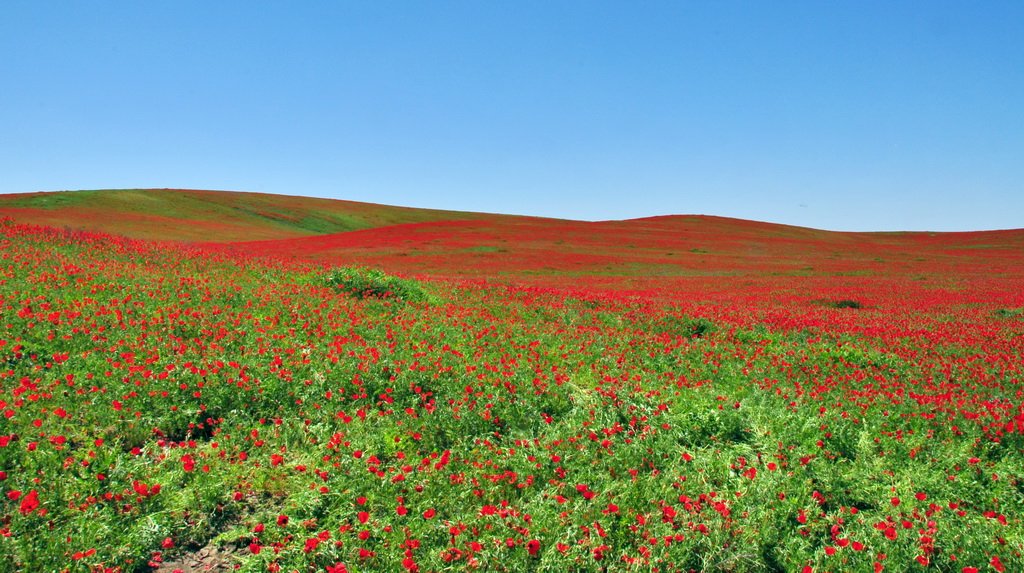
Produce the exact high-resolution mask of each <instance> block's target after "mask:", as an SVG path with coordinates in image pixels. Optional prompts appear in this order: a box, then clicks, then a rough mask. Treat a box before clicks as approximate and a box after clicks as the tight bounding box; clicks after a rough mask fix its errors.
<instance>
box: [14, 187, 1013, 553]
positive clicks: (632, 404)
mask: <svg viewBox="0 0 1024 573" xmlns="http://www.w3.org/2000/svg"><path fill="white" fill-rule="evenodd" d="M80 208H81V206H80V205H72V206H71V209H72V210H69V211H62V212H61V213H63V214H60V215H59V217H58V215H56V214H54V213H56V212H49V211H47V213H45V215H46V217H51V218H54V219H53V220H58V219H59V220H60V221H62V223H60V224H59V225H58V226H56V227H53V226H46V225H40V224H35V223H39V222H44V223H45V222H47V221H38V220H34V219H32V217H28V215H31V214H32V213H35V212H34V211H33V212H29V211H25V210H24V209H25V208H23V207H19V208H18V209H22V210H21V211H11V212H8V213H7V214H8V215H10V216H9V217H8V218H6V219H4V221H3V224H2V226H0V244H2V245H3V248H2V250H0V256H2V261H0V412H2V416H0V493H2V495H3V497H2V499H0V569H5V570H10V571H69V572H91V571H115V572H144V571H147V572H148V571H159V572H161V573H170V572H171V571H174V570H176V569H180V570H182V571H201V570H216V571H232V570H237V571H244V572H255V571H259V572H264V571H270V572H276V571H281V572H290V571H298V572H302V573H305V572H314V571H315V572H329V573H339V572H345V571H347V572H359V571H422V572H429V571H474V570H475V571H514V572H527V571H663V572H665V571H737V572H741V571H798V572H826V571H831V572H834V573H839V572H844V571H858V572H859V571H865V572H877V571H949V572H958V573H959V572H964V573H969V572H974V571H1000V572H1011V573H1012V572H1015V571H1024V555H1022V553H1024V523H1022V519H1021V518H1022V516H1024V456H1022V454H1024V452H1022V450H1024V387H1022V382H1024V231H1000V232H979V233H939V234H928V233H905V234H898V233H886V234H881V233H859V234H855V233H829V232H825V231H814V230H810V229H800V228H795V227H784V226H778V225H769V224H762V223H751V222H745V221H735V220H729V219H719V218H707V217H703V218H702V217H668V218H655V219H648V220H635V221H620V222H606V223H581V222H572V221H554V220H545V219H533V218H513V217H507V218H503V217H497V216H493V217H491V216H488V217H483V216H480V217H476V218H473V217H468V216H467V218H463V219H460V220H458V221H444V220H443V219H438V218H436V217H442V216H443V214H441V215H437V214H435V215H433V216H432V217H435V218H423V219H411V220H410V219H406V220H383V219H382V220H380V222H379V224H377V223H373V222H372V221H371V222H370V223H365V224H363V226H362V227H360V228H361V229H362V230H354V231H349V232H344V233H336V232H335V231H336V229H328V230H326V231H324V232H330V233H335V234H326V235H321V236H302V235H303V234H306V235H309V234H310V233H299V232H298V231H296V232H293V233H292V234H287V233H285V234H284V235H273V234H267V233H263V232H262V231H261V232H255V231H254V232H253V234H252V235H251V236H250V237H251V238H254V239H260V240H259V241H255V242H239V239H240V238H245V233H243V232H241V231H239V229H242V230H244V227H241V226H237V225H242V223H237V225H236V223H232V226H231V233H233V234H226V235H224V236H218V235H217V233H216V225H215V223H213V222H211V223H210V225H211V226H210V227H203V228H204V229H205V230H206V231H205V232H204V237H203V238H204V239H205V240H204V242H201V243H200V242H196V237H180V236H168V237H162V238H174V239H184V240H190V241H192V242H190V243H185V242H173V241H164V242H151V241H146V240H142V239H138V238H129V237H126V236H124V235H115V234H106V233H103V232H100V230H90V231H84V230H75V229H74V228H69V227H74V221H75V219H74V218H73V216H72V215H73V213H74V210H73V209H80ZM40 212H41V211H40ZM69 213H71V214H70V215H69ZM19 214H20V215H24V216H23V217H20V218H19ZM36 214H38V213H36ZM133 216H139V217H141V216H142V215H138V214H136V215H133ZM403 216H405V215H403ZM410 216H412V215H410ZM111 221H115V222H116V221H117V219H116V217H114V218H112V219H111ZM51 224H53V223H52V221H51ZM112 224H113V223H112ZM274 224H275V225H276V224H277V223H274ZM268 228H269V227H268ZM211 229H212V230H211ZM109 230H114V231H118V232H121V233H127V234H131V232H130V230H131V229H128V228H121V229H109ZM261 233H262V234H261ZM282 233H284V232H283V231H282ZM137 236H142V235H137ZM363 267H370V268H373V269H378V270H374V271H371V270H367V269H365V268H363ZM380 271H383V272H380Z"/></svg>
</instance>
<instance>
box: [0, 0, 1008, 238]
mask: <svg viewBox="0 0 1024 573" xmlns="http://www.w3.org/2000/svg"><path fill="white" fill-rule="evenodd" d="M1022 25H1024V2H1021V1H1020V0H1015V1H1010V2H998V1H986V2H968V1H964V2H940V1H928V2H919V1H915V2H893V1H850V2H825V1H808V2H762V1H750V2H724V1H701V2H688V1H677V2H625V1H624V2H615V3H612V2H596V1H591V0H587V1H579V2H561V1H555V0H542V1H536V2H533V1H516V2H487V1H480V2H477V1H464V2H445V1H441V2H387V1H377V0H374V1H365V2H340V1H337V2H335V1H331V2H285V1H281V2H252V1H245V2H227V1H217V2H209V1H202V2H187V1H177V0H176V1H173V2H103V1H96V2H48V1H41V0H27V1H23V0H6V1H4V2H3V3H2V4H0V193H13V192H25V191H52V190H62V189H94V188H127V187H181V188H202V189H230V190H244V191H260V192H267V193H281V194H293V195H310V196H321V197H336V198H344V199H355V200H362V201H373V202H380V203H390V204H398V205H412V206H420V207H436V208H447V209H462V210H474V211H490V212H504V213H523V214H534V215H545V216H558V217H567V218H576V219H621V218H629V217H639V216H649V215H658V214H671V213H704V214H713V215H725V216H733V217H742V218H747V219H757V220H765V221H773V222H781V223H790V224H797V225H805V226H811V227H817V228H825V229H836V230H896V229H908V230H924V229H930V230H968V229H992V228H1019V227H1024V33H1022V32H1021V30H1022Z"/></svg>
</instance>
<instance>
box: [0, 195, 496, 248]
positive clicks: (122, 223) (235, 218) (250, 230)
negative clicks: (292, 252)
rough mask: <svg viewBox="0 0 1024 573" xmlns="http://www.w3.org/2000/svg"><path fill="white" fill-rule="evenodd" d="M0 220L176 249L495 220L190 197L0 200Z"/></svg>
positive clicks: (312, 202) (346, 204)
mask: <svg viewBox="0 0 1024 573" xmlns="http://www.w3.org/2000/svg"><path fill="white" fill-rule="evenodd" d="M0 216H9V217H13V218H14V219H16V220H18V221H22V222H26V223H35V224H40V225H47V226H52V227H67V228H71V229H85V230H89V231H101V232H105V233H113V234H119V235H126V236H130V237H134V238H140V239H153V240H173V241H210V240H216V241H247V240H248V241H252V240H267V239H283V238H290V237H302V236H308V235H317V234H326V233H340V232H344V231H353V230H358V229H367V228H373V227H385V226H389V225H398V224H403V223H416V222H424V221H441V220H445V221H449V220H463V219H480V218H487V217H493V216H490V215H483V214H479V213H465V212H457V211H439V210H432V209H415V208H410V207H392V206H387V205H377V204H373V203H360V202H357V201H340V200H334V199H318V198H312V197H293V196H286V195H269V194H264V193H241V192H227V191H198V190H187V189H108V190H95V191H59V192H49V193H20V194H11V195H0Z"/></svg>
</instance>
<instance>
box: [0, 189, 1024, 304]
mask: <svg viewBox="0 0 1024 573" xmlns="http://www.w3.org/2000/svg"><path fill="white" fill-rule="evenodd" d="M0 216H9V217H12V218H14V219H15V220H17V221H20V222H30V223H36V224H43V225H49V226H56V227H65V228H71V229H87V230H95V231H102V232H108V233H114V234H122V235H127V236H130V237H134V238H141V239H163V240H177V241H189V242H193V243H199V244H202V245H203V246H205V247H207V248H211V249H218V250H226V251H234V252H242V253H247V254H258V255H267V256H272V257H275V258H282V259H302V260H307V261H313V262H317V263H322V264H327V265H342V264H344V265H366V266H374V267H378V268H382V269H384V270H387V271H390V272H399V273H405V274H416V275H430V276H435V277H459V278H486V279H499V280H515V281H518V282H529V283H534V284H545V285H552V284H556V285H573V284H578V283H579V282H580V281H585V282H586V283H587V284H588V285H590V286H602V285H603V286H604V287H606V288H613V289H619V290H621V289H644V290H650V289H651V288H660V287H664V286H665V285H666V284H669V283H678V282H679V281H687V280H692V279H694V278H699V279H706V278H709V277H719V278H724V279H725V280H726V281H728V280H729V277H748V278H750V277H755V278H759V279H764V278H766V277H792V278H805V277H815V276H818V277H842V276H874V277H890V278H899V279H901V280H904V279H918V280H920V279H924V278H927V277H931V278H932V279H933V280H934V279H940V278H942V277H949V276H954V275H955V276H967V275H973V276H988V277H992V278H996V277H999V276H1001V275H1004V274H1010V275H1014V276H1016V275H1017V274H1019V272H1020V271H1019V269H1021V268H1024V230H1020V229H1018V230H1008V231H979V232H969V233H921V232H914V233H910V232H908V233H849V232H832V231H823V230H816V229H809V228H804V227H794V226H789V225H780V224H773V223H762V222H756V221H745V220H740V219H731V218H725V217H711V216H703V215H673V216H661V217H649V218H642V219H631V220H622V221H599V222H586V221H571V220H558V219H545V218H537V217H523V216H513V215H491V214H482V213H468V212H456V211H438V210H428V209H416V208H408V207H393V206H386V205H376V204H371V203H359V202H353V201H340V200H331V199H314V198H307V197H290V196H283V195H267V194H259V193H235V192H218V191H193V190H169V189H146V190H106V191H76V192H57V193H31V194H21V195H6V196H0ZM672 288H673V289H677V288H678V287H677V286H674V287H672Z"/></svg>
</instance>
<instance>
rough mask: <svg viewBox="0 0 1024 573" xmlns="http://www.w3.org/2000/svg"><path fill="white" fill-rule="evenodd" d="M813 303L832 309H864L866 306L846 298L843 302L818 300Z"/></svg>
mask: <svg viewBox="0 0 1024 573" xmlns="http://www.w3.org/2000/svg"><path fill="white" fill-rule="evenodd" d="M813 302H815V303H817V304H820V305H822V306H827V307H830V308H864V304H863V303H861V302H860V301H859V300H853V299H848V298H844V299H841V300H828V299H818V300H815V301H813Z"/></svg>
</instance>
